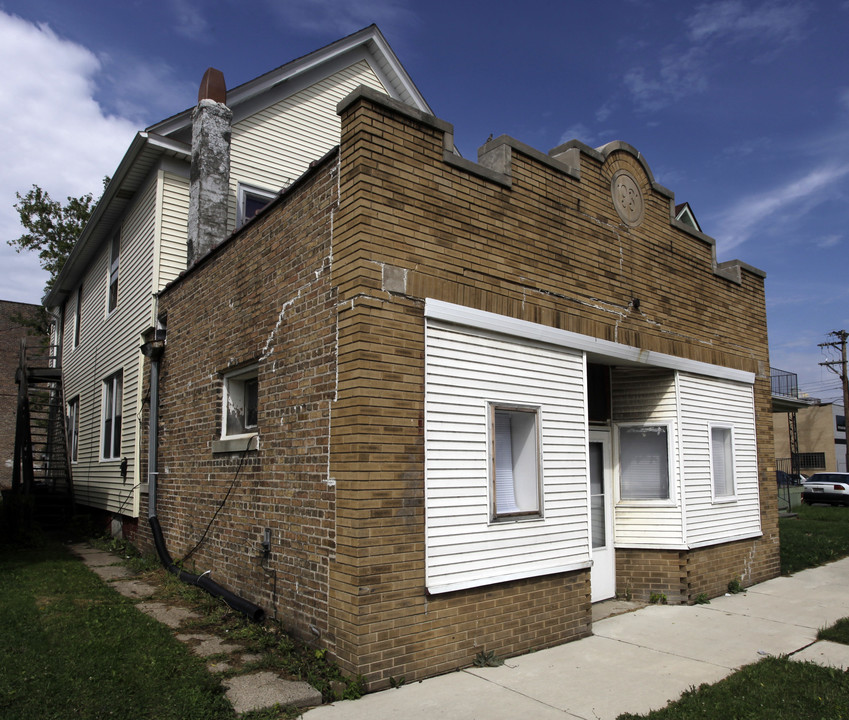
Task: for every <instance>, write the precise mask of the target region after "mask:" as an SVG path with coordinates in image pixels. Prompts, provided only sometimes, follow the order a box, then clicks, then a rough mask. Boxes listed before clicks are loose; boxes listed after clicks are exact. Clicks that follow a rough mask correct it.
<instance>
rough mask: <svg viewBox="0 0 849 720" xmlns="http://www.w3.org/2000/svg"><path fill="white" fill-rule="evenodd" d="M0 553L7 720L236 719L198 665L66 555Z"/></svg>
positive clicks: (0, 656)
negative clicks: (96, 719) (94, 719)
mask: <svg viewBox="0 0 849 720" xmlns="http://www.w3.org/2000/svg"><path fill="white" fill-rule="evenodd" d="M3 550H4V552H3V554H2V557H0V578H2V582H0V607H2V608H3V622H2V623H0V716H2V717H3V718H4V720H18V719H20V720H31V719H32V718H40V719H42V720H51V719H53V718H56V719H59V718H61V719H62V720H64V719H65V718H70V717H73V718H80V719H85V718H98V719H99V718H124V717H134V718H157V719H162V720H169V719H171V718H173V719H174V720H193V719H198V720H201V719H203V720H213V719H214V720H218V719H219V718H221V719H224V718H227V719H230V718H234V717H235V714H234V713H233V710H232V708H231V707H230V704H229V703H228V702H227V701H226V699H225V698H224V696H223V691H222V688H221V684H220V682H219V681H218V679H217V678H215V677H213V676H212V675H211V674H210V673H209V672H208V670H207V669H206V666H205V664H204V662H203V661H202V660H201V659H200V658H197V657H195V656H193V655H192V654H191V653H190V652H189V650H188V648H186V647H185V646H184V645H183V644H182V643H180V642H179V641H177V640H176V639H175V638H174V637H173V636H172V633H171V631H170V630H169V629H168V628H167V627H165V626H164V625H162V624H161V623H158V622H156V621H155V620H153V619H152V618H149V617H148V616H146V615H144V614H143V613H141V612H139V611H138V610H137V609H136V608H135V607H134V605H133V603H132V602H131V601H130V600H128V599H127V598H124V597H123V596H121V595H119V594H118V593H117V592H116V591H115V590H113V589H112V588H111V587H109V586H108V585H106V584H105V583H104V582H103V581H102V580H101V579H100V578H98V577H97V576H96V575H94V574H93V573H92V572H91V571H90V570H88V569H87V568H86V567H85V566H84V565H83V563H81V562H80V561H79V560H78V559H76V558H74V557H72V556H71V555H70V554H68V553H67V551H66V550H65V549H64V548H62V547H61V546H58V545H54V544H48V545H47V546H46V547H43V548H35V549H17V550H15V551H14V552H8V547H6V548H3Z"/></svg>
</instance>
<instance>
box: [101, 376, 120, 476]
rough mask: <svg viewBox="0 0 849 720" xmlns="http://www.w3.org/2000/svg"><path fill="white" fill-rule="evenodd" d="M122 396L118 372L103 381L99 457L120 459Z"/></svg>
mask: <svg viewBox="0 0 849 720" xmlns="http://www.w3.org/2000/svg"><path fill="white" fill-rule="evenodd" d="M123 395H124V373H123V371H121V370H119V371H118V372H116V373H115V374H114V375H110V376H109V377H108V378H106V379H105V380H104V381H103V442H102V443H101V449H102V450H101V457H102V458H103V459H104V460H115V459H117V458H119V457H121V412H122V405H123V400H124V398H123Z"/></svg>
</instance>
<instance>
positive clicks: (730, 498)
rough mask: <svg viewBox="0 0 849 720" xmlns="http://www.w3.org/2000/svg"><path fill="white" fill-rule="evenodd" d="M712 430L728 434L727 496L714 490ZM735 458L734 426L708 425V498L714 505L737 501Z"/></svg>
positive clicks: (724, 424)
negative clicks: (728, 476) (728, 488)
mask: <svg viewBox="0 0 849 720" xmlns="http://www.w3.org/2000/svg"><path fill="white" fill-rule="evenodd" d="M714 430H722V431H725V432H727V433H728V436H727V438H728V442H727V455H726V460H727V462H728V467H727V471H728V472H729V473H730V481H729V482H730V489H731V492H730V493H729V494H727V495H720V494H719V493H718V492H717V489H716V479H717V478H716V468H715V455H714V437H713V434H714ZM735 457H736V453H735V447H734V425H732V424H729V423H708V460H709V462H710V497H711V502H713V503H714V504H721V503H731V502H735V501H736V500H737V473H736V472H735V463H734V459H735Z"/></svg>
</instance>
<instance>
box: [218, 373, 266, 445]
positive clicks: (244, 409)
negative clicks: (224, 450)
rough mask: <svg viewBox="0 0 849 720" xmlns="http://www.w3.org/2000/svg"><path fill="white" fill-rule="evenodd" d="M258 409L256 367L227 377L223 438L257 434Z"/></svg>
mask: <svg viewBox="0 0 849 720" xmlns="http://www.w3.org/2000/svg"><path fill="white" fill-rule="evenodd" d="M258 407H259V382H258V379H257V366H256V365H254V366H252V367H249V368H243V369H242V370H238V371H236V372H233V373H230V374H228V375H225V376H224V412H223V417H224V421H223V428H222V431H221V437H222V438H230V437H238V436H239V435H249V434H253V433H256V431H257V413H258Z"/></svg>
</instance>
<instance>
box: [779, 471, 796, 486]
mask: <svg viewBox="0 0 849 720" xmlns="http://www.w3.org/2000/svg"><path fill="white" fill-rule="evenodd" d="M775 479H776V480H777V481H778V484H779V486H782V485H793V479H792V478H791V477H790V475H789V474H788V473H786V472H784V470H776V471H775Z"/></svg>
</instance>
